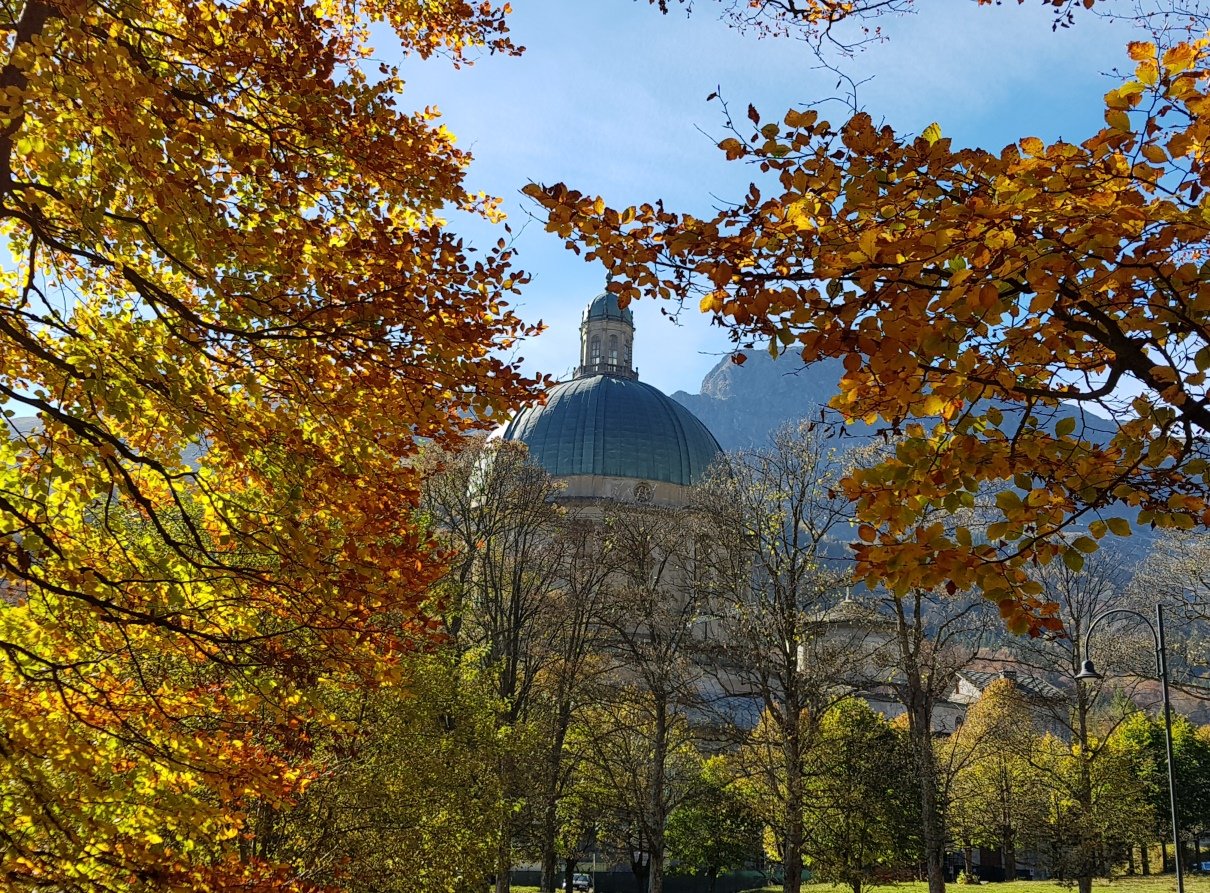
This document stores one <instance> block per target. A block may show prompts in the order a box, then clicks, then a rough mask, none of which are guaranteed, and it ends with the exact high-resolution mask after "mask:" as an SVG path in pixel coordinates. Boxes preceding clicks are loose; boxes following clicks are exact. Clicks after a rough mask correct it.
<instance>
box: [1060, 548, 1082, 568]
mask: <svg viewBox="0 0 1210 893" xmlns="http://www.w3.org/2000/svg"><path fill="white" fill-rule="evenodd" d="M1063 563H1064V564H1065V565H1067V566H1068V567H1069V568H1071V569H1072V570H1073V571H1076V572H1077V573H1079V572H1080V571H1082V570H1084V556H1083V555H1081V554H1080V553H1079V552H1077V551H1076V550H1075V549H1065V550H1064V551H1063Z"/></svg>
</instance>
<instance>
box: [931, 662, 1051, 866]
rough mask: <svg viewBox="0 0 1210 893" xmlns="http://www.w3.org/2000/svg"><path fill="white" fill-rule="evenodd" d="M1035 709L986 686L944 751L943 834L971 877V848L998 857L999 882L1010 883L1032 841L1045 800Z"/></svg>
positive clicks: (1019, 694) (1013, 688)
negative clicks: (951, 772)
mask: <svg viewBox="0 0 1210 893" xmlns="http://www.w3.org/2000/svg"><path fill="white" fill-rule="evenodd" d="M1034 710H1035V705H1034V704H1033V703H1031V701H1030V699H1029V698H1028V697H1027V696H1026V695H1025V693H1024V692H1023V691H1022V690H1021V689H1020V688H1019V687H1018V686H1017V685H1016V684H1015V682H1013V681H1012V680H1011V679H1003V680H1000V681H998V682H994V683H992V684H991V685H989V686H988V687H987V688H986V689H984V691H983V694H982V695H981V696H980V698H979V700H978V701H976V702H975V703H974V705H972V706H971V708H970V710H968V711H967V714H966V718H965V720H964V721H963V723H962V725H961V726H960V727H959V729H958V730H957V731H956V732H955V734H954V735H953V737H952V738H951V739H950V740H949V741H947V742H946V743H945V745H944V748H945V750H947V751H949V753H950V755H951V756H953V757H957V759H956V760H955V762H956V764H957V766H958V771H957V773H956V776H955V778H954V780H953V783H952V785H951V787H950V807H949V813H950V827H951V828H952V829H954V832H955V834H954V837H955V839H957V840H958V841H959V842H960V843H961V844H962V845H963V849H964V851H965V853H966V862H967V864H966V871H967V873H968V874H970V873H973V869H972V866H971V859H970V849H971V847H972V846H986V847H995V848H998V849H999V850H1000V857H1001V864H1002V865H1003V866H1004V879H1005V880H1006V881H1011V880H1015V879H1016V866H1017V855H1018V853H1020V852H1021V851H1023V850H1024V849H1025V848H1026V846H1028V845H1031V844H1035V843H1037V842H1038V841H1039V839H1038V836H1037V831H1038V829H1039V828H1041V827H1042V826H1043V824H1044V823H1045V821H1046V818H1047V815H1048V809H1049V805H1050V799H1049V797H1048V791H1047V789H1046V786H1045V784H1044V780H1043V777H1042V773H1041V772H1039V771H1038V769H1037V767H1036V762H1037V759H1038V753H1037V752H1038V749H1039V747H1040V745H1041V741H1042V733H1041V732H1040V731H1039V730H1038V728H1037V722H1036V717H1035V715H1034Z"/></svg>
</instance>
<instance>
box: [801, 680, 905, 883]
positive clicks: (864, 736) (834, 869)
mask: <svg viewBox="0 0 1210 893" xmlns="http://www.w3.org/2000/svg"><path fill="white" fill-rule="evenodd" d="M914 764H915V760H914V758H913V755H912V751H911V748H910V746H909V744H908V742H907V741H906V739H905V736H903V735H902V734H900V733H898V732H896V731H895V729H893V728H892V727H891V725H890V723H888V722H887V721H886V719H884V718H883V717H882V716H881V715H879V714H877V713H875V712H874V711H873V710H872V709H870V707H869V706H868V705H867V704H866V703H865V702H863V701H860V700H857V699H849V700H846V701H841V702H840V703H839V704H836V705H835V706H834V707H832V708H831V709H829V710H828V712H827V713H826V714H825V715H824V717H823V719H822V721H821V723H820V740H819V746H818V747H816V748H815V749H814V750H813V751H812V754H811V758H810V762H809V771H808V778H809V780H808V783H807V798H806V810H807V828H808V832H807V839H806V851H807V857H808V865H809V867H810V868H811V870H812V872H813V873H814V874H815V875H816V876H818V877H819V878H821V879H822V880H825V881H830V882H831V883H833V884H845V885H846V886H848V887H849V889H851V890H852V891H853V893H861V891H862V888H863V887H865V886H867V885H869V884H871V883H872V882H875V881H877V880H879V879H884V878H885V877H886V876H887V875H889V874H892V873H894V872H895V871H896V870H903V869H905V868H910V867H912V866H913V865H914V864H915V863H916V859H917V854H918V853H919V850H920V842H919V838H918V836H917V835H918V828H919V826H920V813H919V807H920V801H919V799H918V798H917V797H916V796H915V793H914V792H915V790H916V789H917V787H918V785H917V784H915V779H913V778H912V775H913V767H914Z"/></svg>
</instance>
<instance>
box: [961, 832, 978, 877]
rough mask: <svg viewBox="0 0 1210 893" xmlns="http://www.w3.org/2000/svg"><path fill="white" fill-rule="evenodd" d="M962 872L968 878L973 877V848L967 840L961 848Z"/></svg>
mask: <svg viewBox="0 0 1210 893" xmlns="http://www.w3.org/2000/svg"><path fill="white" fill-rule="evenodd" d="M962 872H963V874H965V875H966V876H967V877H968V878H973V877H974V876H975V848H974V846H972V845H971V842H970V841H969V840H968V841H966V845H965V846H963V847H962Z"/></svg>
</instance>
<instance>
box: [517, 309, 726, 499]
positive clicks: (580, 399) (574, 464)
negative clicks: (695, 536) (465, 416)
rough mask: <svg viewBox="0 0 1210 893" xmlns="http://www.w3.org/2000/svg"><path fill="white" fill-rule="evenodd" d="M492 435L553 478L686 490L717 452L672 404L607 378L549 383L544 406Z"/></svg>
mask: <svg viewBox="0 0 1210 893" xmlns="http://www.w3.org/2000/svg"><path fill="white" fill-rule="evenodd" d="M598 300H600V299H598ZM593 306H594V307H595V306H596V302H595V301H594V302H593ZM613 306H614V308H615V309H614V312H615V313H616V312H618V311H617V309H616V308H617V303H616V302H615V303H614V304H613ZM495 436H498V437H503V438H504V439H505V440H519V441H521V442H523V443H524V444H525V445H526V446H527V447H529V453H530V456H532V457H533V459H534V461H536V462H537V463H538V464H539V465H541V466H542V467H543V468H545V469H546V471H547V472H549V473H550V474H551V475H553V476H555V477H572V476H575V475H604V476H609V477H626V478H638V479H640V480H647V481H667V482H668V483H672V484H681V485H688V484H693V483H696V482H697V481H699V480H700V479H701V477H702V474H703V472H705V470H706V467H707V466H708V465H709V464H710V463H711V462H713V461H714V460H715V459H716V458H717V457H718V455H719V453H721V452H722V450H721V449H720V448H719V445H718V441H716V440H715V439H714V435H712V434H711V433H710V432H709V430H707V428H706V426H705V425H703V424H702V423H701V422H700V421H698V419H697V417H696V416H695V415H693V413H691V412H690V411H689V410H687V409H686V408H685V407H683V406H681V405H680V404H679V403H677V402H676V401H675V400H673V399H672V398H670V397H667V396H665V395H664V394H663V393H662V392H660V391H659V390H657V389H656V388H653V387H652V386H651V385H648V384H644V383H643V382H640V381H637V380H634V379H627V378H616V377H614V376H610V375H594V376H590V377H587V378H576V379H572V380H571V381H565V382H563V383H562V384H558V385H555V386H554V387H553V388H551V389H550V390H549V391H548V392H547V395H546V405H544V406H533V407H529V408H528V409H523V410H522V411H521V412H519V413H518V414H517V416H516V418H514V419H513V420H512V421H511V422H509V423H508V424H507V425H505V426H503V427H502V428H501V429H499V430H498V431H497V433H496V435H495Z"/></svg>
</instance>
